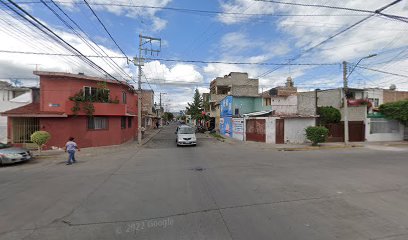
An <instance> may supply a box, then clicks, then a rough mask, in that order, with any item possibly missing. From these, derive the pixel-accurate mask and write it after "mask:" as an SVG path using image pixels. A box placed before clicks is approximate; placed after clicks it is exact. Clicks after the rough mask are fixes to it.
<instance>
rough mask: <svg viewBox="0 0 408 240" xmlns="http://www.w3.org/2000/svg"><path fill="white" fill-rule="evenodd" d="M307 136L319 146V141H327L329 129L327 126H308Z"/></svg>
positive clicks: (314, 144)
mask: <svg viewBox="0 0 408 240" xmlns="http://www.w3.org/2000/svg"><path fill="white" fill-rule="evenodd" d="M305 131H306V138H307V139H308V140H310V141H312V145H313V146H317V145H318V144H319V143H322V142H326V139H327V136H328V135H329V129H327V128H325V127H322V126H320V127H307V128H306V129H305Z"/></svg>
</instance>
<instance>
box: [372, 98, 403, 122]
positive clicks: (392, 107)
mask: <svg viewBox="0 0 408 240" xmlns="http://www.w3.org/2000/svg"><path fill="white" fill-rule="evenodd" d="M379 109H380V113H382V114H384V116H385V117H387V118H391V119H394V120H398V121H400V122H401V123H402V124H404V125H405V126H408V100H402V101H398V102H390V103H384V104H381V105H380V108H379Z"/></svg>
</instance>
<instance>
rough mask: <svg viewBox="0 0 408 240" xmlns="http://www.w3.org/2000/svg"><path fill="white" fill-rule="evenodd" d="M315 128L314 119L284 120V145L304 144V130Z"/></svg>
mask: <svg viewBox="0 0 408 240" xmlns="http://www.w3.org/2000/svg"><path fill="white" fill-rule="evenodd" d="M309 126H315V119H314V118H286V119H285V138H284V139H285V143H304V142H306V136H305V128H307V127H309Z"/></svg>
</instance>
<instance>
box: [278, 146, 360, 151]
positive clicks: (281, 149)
mask: <svg viewBox="0 0 408 240" xmlns="http://www.w3.org/2000/svg"><path fill="white" fill-rule="evenodd" d="M361 147H363V146H362V145H349V146H308V147H300V148H277V150H278V151H286V152H290V151H292V152H294V151H314V150H325V149H329V150H330V149H344V148H361Z"/></svg>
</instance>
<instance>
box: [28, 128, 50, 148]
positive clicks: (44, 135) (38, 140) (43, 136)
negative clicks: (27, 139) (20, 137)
mask: <svg viewBox="0 0 408 240" xmlns="http://www.w3.org/2000/svg"><path fill="white" fill-rule="evenodd" d="M50 138H51V134H50V133H49V132H46V131H36V132H34V133H33V134H31V141H32V142H33V143H35V144H36V145H37V146H38V151H40V152H41V149H42V147H43V146H44V144H46V143H47V142H48V140H50Z"/></svg>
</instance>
